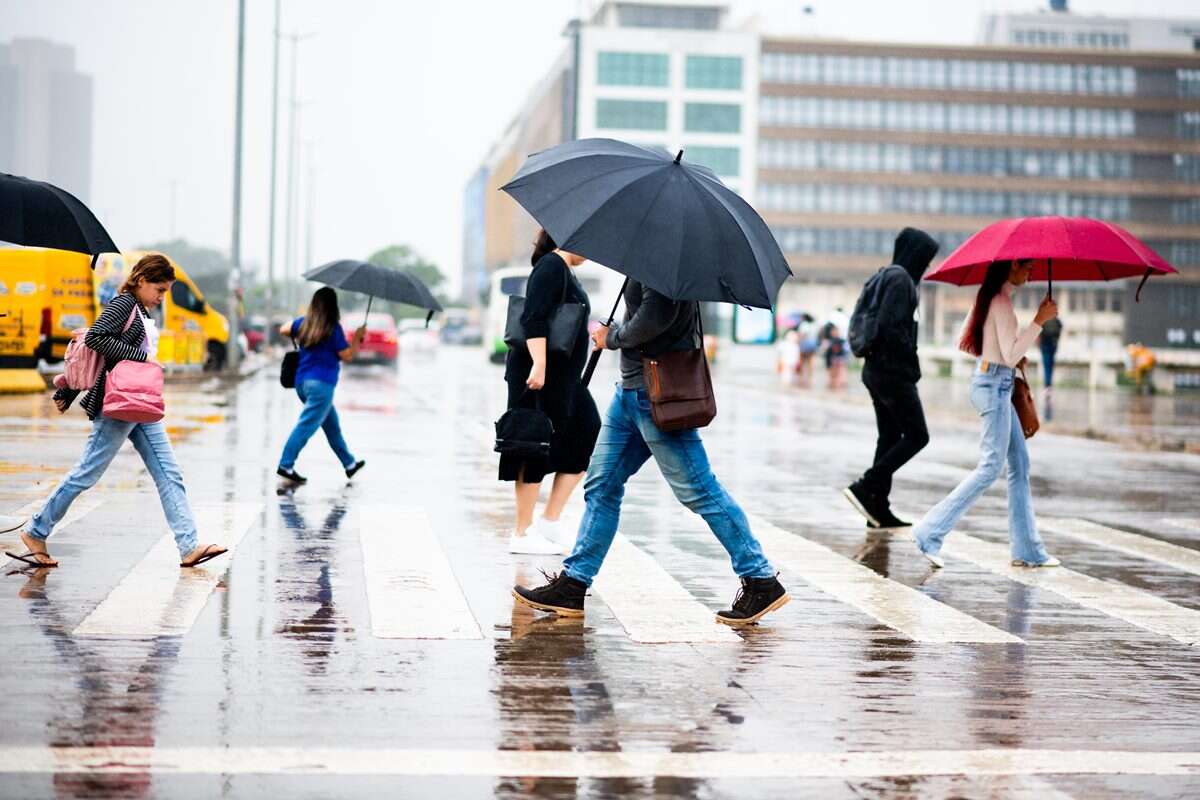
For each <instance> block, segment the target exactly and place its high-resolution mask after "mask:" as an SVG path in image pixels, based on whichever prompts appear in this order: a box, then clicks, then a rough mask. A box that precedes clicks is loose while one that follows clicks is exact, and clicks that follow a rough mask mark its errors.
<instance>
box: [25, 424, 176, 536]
mask: <svg viewBox="0 0 1200 800" xmlns="http://www.w3.org/2000/svg"><path fill="white" fill-rule="evenodd" d="M126 439H128V440H130V441H131V442H133V447H134V449H135V450H137V452H138V455H140V456H141V457H142V462H143V463H144V464H145V465H146V469H147V470H148V471H149V472H150V477H152V478H153V479H154V485H155V486H156V487H157V488H158V498H159V500H160V501H162V507H163V513H164V514H166V517H167V524H168V525H169V526H170V527H171V532H172V533H173V534H175V546H176V547H178V548H179V553H180V555H187V554H188V553H190V552H192V551H193V550H195V549H196V546H197V541H196V519H195V517H193V516H192V509H191V507H190V506H189V505H188V499H187V490H186V489H185V488H184V486H183V473H182V472H180V471H179V464H178V463H176V461H175V453H174V452H173V451H172V450H171V440H170V439H169V438H168V437H167V429H166V427H164V426H163V424H162V423H161V422H141V423H138V422H122V421H121V420H119V419H112V418H111V417H106V416H103V415H101V416H99V417H96V420H95V421H94V422H93V423H92V434H91V435H90V436H89V437H88V440H87V444H86V445H84V448H83V455H82V456H80V458H79V463H77V464H76V465H75V466H74V467H73V468H72V469H71V471H70V473H68V474H67V477H66V479H65V480H64V481H63V482H62V483H60V484H59V485H58V488H56V489H55V490H54V492H53V493H52V494H51V495H50V498H49V499H48V500H47V501H46V505H44V506H42V510H41V511H39V512H37V513H36V514H34V515H33V519H32V520H30V522H29V527H28V528H27V529H26V533H28V534H29V535H30V536H32V537H33V538H35V539H41V540H43V541H45V539H46V538H47V537H48V536H50V532H51V531H52V530H54V526H55V525H57V524H58V523H59V522H60V521H61V520H62V518H63V517H64V516H66V513H67V509H69V508H70V507H71V503H72V502H74V500H75V498H76V497H78V496H79V495H80V494H81V493H82V492H83V491H84V490H85V489H90V488H91V487H93V486H95V485H96V481H98V480H100V476H101V475H103V474H104V471H105V470H106V469H108V465H109V464H111V463H112V460H113V458H114V457H116V455H117V451H119V450H120V449H121V445H123V444H124V443H125V440H126ZM134 524H137V522H135V523H134Z"/></svg>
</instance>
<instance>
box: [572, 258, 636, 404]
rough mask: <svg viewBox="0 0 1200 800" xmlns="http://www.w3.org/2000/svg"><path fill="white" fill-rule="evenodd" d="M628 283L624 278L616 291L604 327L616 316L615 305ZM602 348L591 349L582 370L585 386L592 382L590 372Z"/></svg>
mask: <svg viewBox="0 0 1200 800" xmlns="http://www.w3.org/2000/svg"><path fill="white" fill-rule="evenodd" d="M628 285H629V278H625V282H624V283H622V284H621V291H619V292H617V300H616V302H615V303H613V307H612V311H610V312H608V322H605V323H604V327H606V328H611V327H612V321H613V318H614V317H616V316H617V306H619V305H621V298H622V297H624V296H625V287H626V286H628ZM602 352H603V351H602V350H593V351H592V355H591V357H590V358H589V359H588V363H587V369H585V370H584V371H583V385H584V386H587V385H588V384H589V383H591V382H592V373H593V372H595V371H596V365H597V364H599V363H600V354H601V353H602Z"/></svg>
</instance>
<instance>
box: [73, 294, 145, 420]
mask: <svg viewBox="0 0 1200 800" xmlns="http://www.w3.org/2000/svg"><path fill="white" fill-rule="evenodd" d="M135 307H136V308H137V311H138V313H136V314H134V315H133V322H132V323H131V324H130V326H129V328H128V329H125V322H126V321H127V320H128V319H129V315H130V314H131V313H132V312H133V310H134V308H135ZM145 314H146V310H145V309H144V308H142V306H141V304H140V303H138V301H137V300H135V299H134V297H133V295H131V294H119V295H117V296H116V297H114V298H113V299H112V301H111V302H110V303H109V304H108V305H107V306H105V307H104V311H102V312H101V313H100V316H99V317H97V318H96V321H95V322H93V323H92V327H91V328H89V329H88V332H87V337H86V338H85V339H84V343H85V344H86V345H87V346H88V347H90V348H92V349H93V350H95V351H96V352H97V353H99V354H100V355H101V356H103V357H104V368H103V369H102V370H100V374H99V375H97V376H96V383H95V384H94V385H93V386H92V388H91V389H90V390H88V393H87V394H86V395H84V398H83V403H82V405H83V410H84V411H86V412H87V415H88V419H95V418H96V417H98V416H99V415H100V412H101V410H102V409H103V407H104V381H105V378H106V377H107V375H108V372H109V370H111V369H112V368H113V367H115V366H116V365H117V364H118V363H119V362H121V361H129V360H133V361H145V360H146V357H147V356H146V351H145V350H143V349H142V340H144V339H145V338H146V328H145V326H144V325H143V324H142V317H143V316H144V315H145ZM122 329H124V330H122Z"/></svg>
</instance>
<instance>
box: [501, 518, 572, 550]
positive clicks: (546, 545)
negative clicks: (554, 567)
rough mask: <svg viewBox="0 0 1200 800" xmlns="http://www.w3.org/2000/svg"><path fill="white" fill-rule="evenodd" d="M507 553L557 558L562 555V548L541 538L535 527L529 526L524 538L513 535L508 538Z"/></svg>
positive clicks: (543, 537)
mask: <svg viewBox="0 0 1200 800" xmlns="http://www.w3.org/2000/svg"><path fill="white" fill-rule="evenodd" d="M508 552H510V553H522V554H525V555H531V556H557V555H560V554H561V553H562V547H560V546H559V545H558V543H557V542H552V541H550V540H549V539H547V538H546V537H545V536H543V535H542V534H541V532H540V531H538V529H537V526H536V525H530V526H529V527H528V528H526V529H525V535H524V536H518V535H517V534H516V533H513V534H512V535H511V536H509V537H508Z"/></svg>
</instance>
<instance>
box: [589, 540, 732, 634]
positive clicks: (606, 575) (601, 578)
mask: <svg viewBox="0 0 1200 800" xmlns="http://www.w3.org/2000/svg"><path fill="white" fill-rule="evenodd" d="M592 588H593V589H594V590H595V592H596V594H597V595H599V596H600V599H602V600H603V601H604V603H605V605H607V606H608V607H609V609H610V610H611V611H612V613H613V616H615V617H616V618H617V620H618V621H619V622H620V623H621V626H622V627H624V628H625V632H626V633H627V634H629V638H630V639H633V641H635V642H642V643H648V644H663V643H667V642H696V643H721V642H726V643H729V642H739V641H741V637H740V636H738V635H737V634H736V633H734V632H733V631H732V630H730V629H729V628H728V627H726V626H724V625H721V624H720V623H718V622H717V621H716V619H715V618H716V613H715V612H714V611H712V609H709V608H707V607H706V606H704V605H703V604H702V603H700V601H698V600H697V599H696V598H695V597H693V596H692V594H691V593H690V592H688V590H687V589H685V588H683V586H681V585H680V584H679V582H678V581H676V580H675V579H674V578H673V577H671V575H670V573H668V572H667V571H666V570H665V569H663V568H662V567H661V566H660V565H659V563H658V561H657V560H655V558H654V557H653V556H652V555H650V554H649V553H647V552H646V551H644V550H642V549H641V548H640V547H638V546H637V545H635V544H633V542H631V541H629V540H628V539H627V538H625V537H624V536H623V535H621V534H619V533H618V534H617V536H616V538H614V539H613V543H612V547H611V548H609V551H608V556H607V557H606V558H605V559H604V566H603V567H602V568H601V570H600V573H599V574H598V575H597V576H596V580H595V581H594V582H593V583H592Z"/></svg>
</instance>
